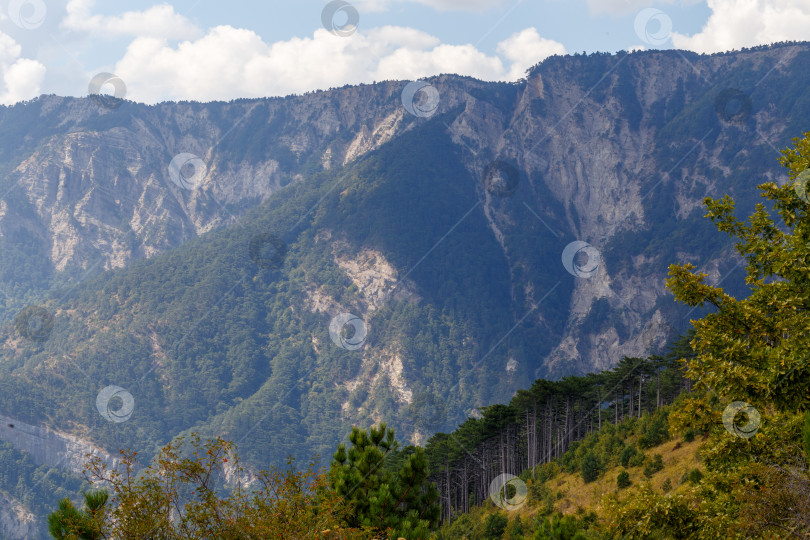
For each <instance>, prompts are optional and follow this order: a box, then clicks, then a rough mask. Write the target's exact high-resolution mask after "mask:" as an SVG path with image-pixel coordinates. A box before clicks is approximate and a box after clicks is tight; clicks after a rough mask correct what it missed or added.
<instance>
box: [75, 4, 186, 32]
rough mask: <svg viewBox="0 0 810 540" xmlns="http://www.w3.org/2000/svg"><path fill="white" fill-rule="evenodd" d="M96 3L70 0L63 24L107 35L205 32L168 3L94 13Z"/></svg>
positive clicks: (77, 29) (81, 30) (82, 30)
mask: <svg viewBox="0 0 810 540" xmlns="http://www.w3.org/2000/svg"><path fill="white" fill-rule="evenodd" d="M94 4H95V0H70V1H69V2H68V4H67V16H66V17H65V18H64V19H63V20H62V23H61V26H62V27H63V28H65V29H67V30H72V31H74V32H88V33H91V34H93V35H94V36H100V37H107V38H115V37H120V36H127V37H129V36H138V37H160V38H166V39H193V38H196V37H199V36H200V34H201V33H202V32H201V31H200V30H199V29H198V28H197V27H196V26H195V25H194V24H193V23H192V22H191V21H189V20H188V19H187V18H185V17H183V16H182V15H180V14H178V13H176V12H175V11H174V8H173V7H172V6H170V5H168V4H161V5H158V6H152V7H150V8H149V9H147V10H146V11H127V12H125V13H123V14H122V15H121V16H117V17H114V16H106V15H93V14H91V10H92V8H93V5H94Z"/></svg>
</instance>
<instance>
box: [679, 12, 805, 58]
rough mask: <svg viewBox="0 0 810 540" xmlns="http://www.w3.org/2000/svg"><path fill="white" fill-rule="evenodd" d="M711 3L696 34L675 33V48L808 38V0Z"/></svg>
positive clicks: (721, 47)
mask: <svg viewBox="0 0 810 540" xmlns="http://www.w3.org/2000/svg"><path fill="white" fill-rule="evenodd" d="M708 4H709V8H710V9H711V10H712V14H711V16H710V17H709V20H708V21H707V22H706V25H705V26H704V27H703V29H702V30H701V31H700V32H699V33H697V34H695V35H693V36H686V35H683V34H678V33H673V35H672V43H673V45H675V47H677V48H679V49H689V50H692V51H696V52H705V53H710V52H720V51H727V50H730V49H739V48H742V47H750V46H753V45H763V44H769V43H773V42H776V41H786V40H806V39H807V38H808V29H810V1H808V0H708Z"/></svg>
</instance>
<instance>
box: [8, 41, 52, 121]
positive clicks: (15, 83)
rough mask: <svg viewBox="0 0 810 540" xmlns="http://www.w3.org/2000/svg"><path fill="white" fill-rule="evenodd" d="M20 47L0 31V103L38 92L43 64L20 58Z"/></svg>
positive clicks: (34, 94)
mask: <svg viewBox="0 0 810 540" xmlns="http://www.w3.org/2000/svg"><path fill="white" fill-rule="evenodd" d="M21 53H22V48H21V47H20V44H19V43H17V42H16V41H14V39H12V38H11V36H9V35H7V34H4V33H2V32H0V73H2V77H3V87H2V90H1V91H0V103H2V104H3V105H11V104H13V103H16V102H18V101H22V100H26V99H31V98H34V97H36V96H38V95H39V94H40V88H41V86H42V80H43V79H44V78H45V66H43V65H42V64H41V63H39V62H37V61H36V60H31V59H29V58H20V55H21Z"/></svg>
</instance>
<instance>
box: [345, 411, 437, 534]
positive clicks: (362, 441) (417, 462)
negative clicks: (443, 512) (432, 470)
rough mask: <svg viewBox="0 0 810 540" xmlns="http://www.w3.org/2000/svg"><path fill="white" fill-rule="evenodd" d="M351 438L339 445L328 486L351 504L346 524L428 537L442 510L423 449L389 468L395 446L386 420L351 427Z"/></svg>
mask: <svg viewBox="0 0 810 540" xmlns="http://www.w3.org/2000/svg"><path fill="white" fill-rule="evenodd" d="M349 441H350V442H351V443H352V447H351V448H349V449H348V450H347V449H346V445H345V444H343V443H341V444H340V446H338V449H337V451H336V452H335V455H334V458H333V460H332V467H331V470H330V483H331V486H332V488H333V489H334V490H335V491H336V492H337V493H338V494H339V495H340V496H341V497H343V498H344V500H345V501H347V502H348V503H349V505H350V507H351V508H352V512H351V516H350V517H349V518H348V525H349V526H351V527H373V528H375V529H378V530H381V531H387V532H388V534H389V535H390V536H391V538H399V537H402V538H407V539H409V540H410V539H416V538H426V537H427V536H428V533H429V530H430V529H431V528H434V527H436V526H437V525H438V521H439V512H440V508H439V504H438V502H437V501H438V497H439V495H438V492H437V490H436V488H435V486H434V485H433V484H432V483H430V482H428V481H427V477H428V462H427V459H426V458H425V452H424V449H422V448H415V449H414V450H413V452H412V453H410V455H409V456H408V457H407V459H406V460H404V461H403V462H402V464H401V465H400V466H399V467H392V466H390V461H391V460H392V457H393V456H394V455H395V454H396V452H397V449H398V446H399V445H398V443H397V441H396V439H395V438H394V430H393V429H390V428H388V427H387V426H386V424H385V423H381V424H380V425H379V427H377V428H375V427H374V426H372V427H370V428H369V430H368V432H366V431H364V430H361V429H359V428H356V427H355V428H352V433H351V435H349ZM387 462H388V463H387Z"/></svg>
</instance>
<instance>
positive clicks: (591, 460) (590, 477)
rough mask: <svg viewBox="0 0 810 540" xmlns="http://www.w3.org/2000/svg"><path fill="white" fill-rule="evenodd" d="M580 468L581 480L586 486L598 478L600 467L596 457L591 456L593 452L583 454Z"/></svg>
mask: <svg viewBox="0 0 810 540" xmlns="http://www.w3.org/2000/svg"><path fill="white" fill-rule="evenodd" d="M580 468H581V469H582V479H583V480H584V481H585V483H586V484H587V483H590V482H593V481H594V480H596V479H597V478H599V473H600V472H601V470H602V465H601V464H600V463H599V460H598V459H597V457H596V456H595V455H593V452H588V453H587V454H585V457H584V458H582V465H581V466H580Z"/></svg>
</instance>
